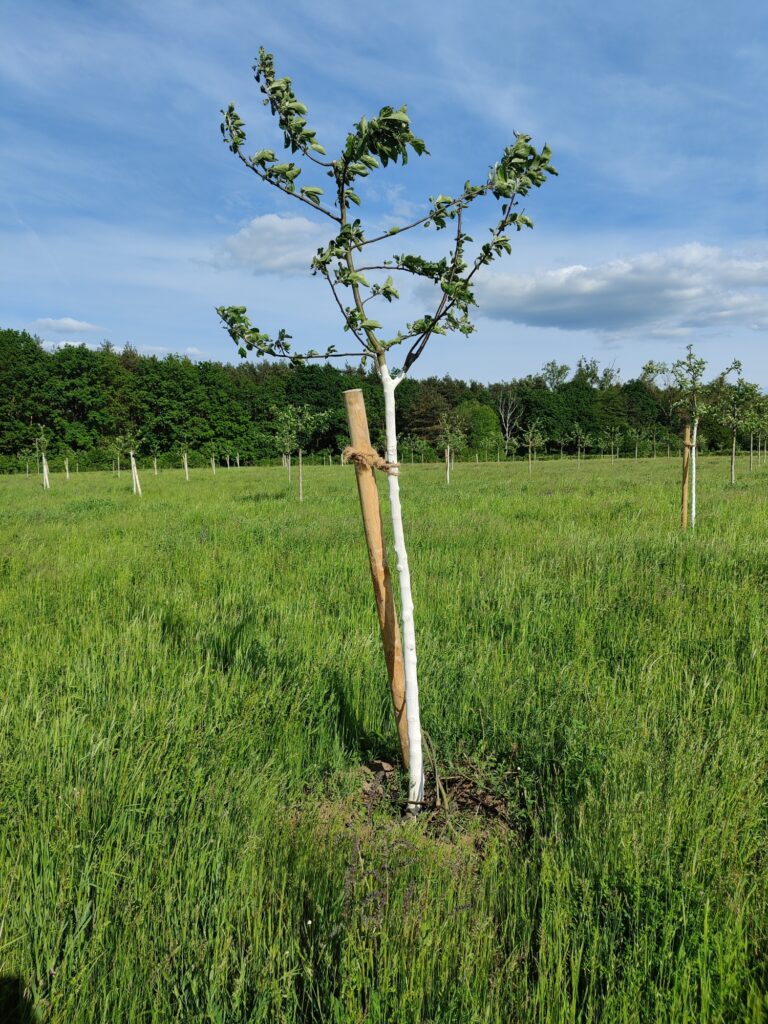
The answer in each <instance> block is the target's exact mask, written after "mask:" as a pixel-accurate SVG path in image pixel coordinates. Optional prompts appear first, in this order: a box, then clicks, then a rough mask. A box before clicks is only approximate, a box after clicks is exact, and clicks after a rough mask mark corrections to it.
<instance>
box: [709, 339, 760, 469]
mask: <svg viewBox="0 0 768 1024" xmlns="http://www.w3.org/2000/svg"><path fill="white" fill-rule="evenodd" d="M731 371H734V372H735V373H736V380H735V381H734V382H733V383H729V382H728V380H727V379H726V377H727V375H728V374H729V373H730V372H731ZM741 371H742V367H741V363H740V362H739V360H738V359H736V360H734V362H733V363H732V364H731V366H730V367H729V368H728V369H727V370H725V371H724V372H723V373H722V374H721V375H720V376H719V377H718V378H717V380H716V381H715V382H714V384H713V388H712V396H713V404H714V411H715V415H716V417H717V418H718V419H719V420H720V421H721V422H722V423H723V424H724V425H725V426H726V427H727V428H728V430H729V432H730V435H731V484H735V483H736V441H737V435H738V432H739V430H741V429H743V428H747V429H750V423H751V417H752V415H753V414H754V412H755V410H756V409H757V406H758V402H759V399H760V388H759V387H758V386H757V384H750V383H749V382H748V381H746V380H745V379H744V377H743V375H742V372H741Z"/></svg>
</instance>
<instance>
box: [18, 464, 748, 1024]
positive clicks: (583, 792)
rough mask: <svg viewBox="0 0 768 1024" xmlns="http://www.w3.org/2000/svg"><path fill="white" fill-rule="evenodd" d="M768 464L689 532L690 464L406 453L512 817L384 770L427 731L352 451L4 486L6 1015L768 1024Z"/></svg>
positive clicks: (428, 685)
mask: <svg viewBox="0 0 768 1024" xmlns="http://www.w3.org/2000/svg"><path fill="white" fill-rule="evenodd" d="M739 474H740V482H739V483H738V484H737V485H736V486H735V487H730V486H729V484H728V482H727V478H728V466H727V463H726V461H725V460H715V459H712V460H707V459H704V460H702V463H701V469H700V499H699V501H700V505H699V524H698V526H697V531H696V534H695V535H691V534H688V535H684V534H682V533H681V531H680V530H679V528H678V525H677V524H678V518H679V513H678V498H679V495H678V490H679V488H678V475H679V467H678V463H677V461H676V460H669V461H668V460H666V459H658V460H645V461H642V460H641V461H640V462H639V463H634V462H633V461H631V460H626V461H625V460H621V461H620V462H617V463H615V464H611V463H610V461H609V460H602V461H601V460H596V461H590V462H588V463H586V464H582V465H581V466H577V465H576V464H575V463H574V462H572V461H563V462H560V461H552V462H539V463H537V464H536V465H535V466H534V471H533V474H532V476H531V477H530V478H529V476H528V472H527V467H526V466H525V465H524V464H523V463H516V464H515V465H512V466H509V465H507V466H504V465H502V466H496V465H489V466H483V465H480V466H475V465H471V464H468V465H457V467H456V469H455V473H454V477H453V481H452V483H451V486H450V487H449V488H447V487H446V486H445V484H444V482H443V476H442V470H441V469H440V468H439V467H434V466H433V467H421V466H418V467H415V468H412V467H410V466H406V467H405V468H404V471H403V491H404V512H405V518H406V529H407V531H408V537H409V542H410V551H411V562H412V569H413V577H414V590H415V599H416V623H417V630H418V640H419V644H420V647H419V664H420V672H421V687H422V701H423V705H422V714H423V721H424V724H425V727H426V729H427V731H428V733H429V735H430V737H431V740H432V743H433V745H434V748H435V751H436V755H437V761H438V763H439V766H440V769H441V771H442V773H443V775H444V776H445V777H446V780H448V782H447V784H448V783H449V782H450V780H454V781H455V780H459V783H460V784H461V785H464V786H465V788H466V790H467V791H468V792H470V794H474V800H475V803H476V806H477V809H478V812H479V811H481V810H482V811H483V813H477V814H473V813H471V809H470V805H471V804H472V799H470V800H468V801H466V802H465V803H466V805H459V804H458V803H457V805H456V806H455V807H454V809H453V810H452V811H451V812H450V813H449V814H447V815H446V814H445V813H443V812H439V813H436V814H433V815H429V814H425V815H422V816H421V818H420V819H419V820H418V821H416V822H406V821H402V820H401V819H400V817H399V813H398V807H397V799H396V796H397V794H396V793H395V799H394V800H393V799H392V798H391V794H392V786H391V785H388V786H387V787H386V788H385V787H382V786H380V785H379V783H378V782H377V781H376V779H375V777H374V776H372V775H370V773H367V772H366V770H365V769H364V768H363V765H364V764H365V763H366V762H369V761H370V760H371V759H372V758H385V759H388V760H391V761H394V760H395V758H396V751H397V740H396V733H395V729H394V725H393V722H392V716H391V710H390V706H389V696H388V687H387V682H386V674H385V670H384V665H383V657H382V654H381V651H380V644H379V638H378V628H377V624H376V619H375V614H374V609H373V602H372V594H371V584H370V578H369V575H368V569H367V558H366V553H365V549H364V542H363V537H362V527H361V522H360V515H359V509H358V504H357V494H356V489H355V485H354V474H353V471H352V470H351V469H349V468H347V469H341V468H339V467H338V466H336V467H316V468H310V469H308V470H307V471H306V479H305V501H304V502H303V504H299V503H298V501H296V500H294V496H293V495H287V493H286V492H287V485H286V479H285V474H284V472H283V471H282V470H280V469H243V470H239V471H238V470H234V469H233V470H231V471H229V472H227V471H226V470H220V471H219V472H218V473H217V475H216V477H215V478H213V477H212V476H211V474H210V473H209V472H208V473H206V472H204V471H203V470H197V471H194V472H193V473H192V479H191V480H190V482H189V484H185V482H184V480H183V477H182V474H181V472H180V471H175V472H171V471H166V472H163V473H161V475H160V476H159V477H157V478H155V477H153V476H152V475H151V474H150V473H148V472H147V470H146V469H145V470H144V471H143V474H142V482H143V486H144V497H143V499H141V500H139V499H136V498H134V497H133V496H132V494H131V491H130V474H129V473H123V475H122V477H121V478H120V479H119V480H118V479H117V478H116V477H114V476H111V475H107V474H87V475H86V474H79V475H77V476H75V475H73V477H72V479H71V480H70V481H69V482H68V483H67V482H65V481H64V479H63V477H62V476H61V475H58V474H54V475H53V477H52V489H51V491H50V492H49V493H47V494H44V493H43V492H42V490H41V488H40V487H39V485H38V481H37V480H36V479H35V478H34V477H32V478H29V479H27V478H25V477H13V478H11V477H5V478H0V679H1V680H2V689H3V701H2V706H1V708H0V975H2V976H3V978H4V980H3V982H2V983H1V984H2V989H1V990H0V991H1V992H2V995H0V999H4V1000H5V1003H4V1005H5V1015H6V1019H7V1020H10V1021H13V1022H16V1021H32V1020H41V1021H50V1022H56V1024H85V1022H94V1024H95V1022H99V1024H102V1022H107V1021H109V1022H116V1024H117V1022H138V1021H142V1022H150V1021H151V1022H153V1024H165V1022H170V1021H179V1022H210V1024H225V1022H226V1024H230V1022H245V1021H249V1022H257V1021H259V1022H260V1021H264V1022H283V1021H286V1022H288V1021H291V1022H294V1021H295V1022H310V1021H316V1022H345V1024H346V1022H350V1024H352V1022H356V1024H357V1022H359V1024H363V1022H366V1024H398V1022H438V1021H439V1022H441V1024H443V1022H452V1024H471V1022H496V1021H498V1022H505V1024H507V1022H545V1021H546V1022H567V1021H585V1022H586V1021H605V1022H610V1024H614V1022H616V1024H619V1022H630V1021H632V1022H634V1021H644V1022H649V1024H651V1022H674V1024H683V1022H690V1024H703V1022H721V1021H722V1022H726V1021H728V1022H730V1021H733V1022H750V1024H755V1022H758V1021H765V1020H768V846H767V842H768V817H767V810H768V785H767V783H766V778H767V777H768V710H767V708H768V668H767V665H766V626H767V625H768V598H767V597H766V594H767V592H768V543H767V542H768V469H765V468H760V469H757V468H756V469H755V471H754V473H752V474H751V475H750V474H748V473H747V471H746V465H740V466H739ZM294 483H295V480H294ZM401 783H402V780H401ZM457 792H458V789H457ZM499 809H501V811H500V813H497V811H498V810H499ZM17 986H20V987H21V988H22V989H25V990H26V991H27V993H28V996H27V997H26V998H25V1000H24V1005H23V1006H22V1005H19V1006H18V1007H17V1008H16V1009H13V1008H12V1003H13V1002H14V998H15V992H16V989H17ZM2 1012H3V1011H2V1004H0V1016H2ZM3 1024H5V1022H3Z"/></svg>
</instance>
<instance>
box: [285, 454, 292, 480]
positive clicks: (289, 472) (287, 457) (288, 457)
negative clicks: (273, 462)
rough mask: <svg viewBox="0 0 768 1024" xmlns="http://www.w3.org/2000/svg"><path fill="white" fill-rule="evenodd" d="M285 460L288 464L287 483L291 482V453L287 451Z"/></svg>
mask: <svg viewBox="0 0 768 1024" xmlns="http://www.w3.org/2000/svg"><path fill="white" fill-rule="evenodd" d="M286 462H287V464H288V483H289V484H290V482H291V453H290V452H289V453H288V455H287V456H286Z"/></svg>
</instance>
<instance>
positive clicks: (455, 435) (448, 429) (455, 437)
mask: <svg viewBox="0 0 768 1024" xmlns="http://www.w3.org/2000/svg"><path fill="white" fill-rule="evenodd" d="M437 443H438V444H439V445H440V448H441V449H442V450H443V452H444V453H445V482H446V483H447V484H449V483H450V482H451V463H452V461H453V460H454V459H455V457H456V455H457V454H459V453H461V452H463V451H464V449H465V448H466V447H467V433H466V430H465V429H464V424H463V423H462V421H461V418H460V417H459V416H457V415H456V413H447V414H445V415H443V416H441V417H440V429H439V432H438V435H437Z"/></svg>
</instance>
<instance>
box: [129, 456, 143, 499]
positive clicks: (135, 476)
mask: <svg viewBox="0 0 768 1024" xmlns="http://www.w3.org/2000/svg"><path fill="white" fill-rule="evenodd" d="M130 456H131V480H132V482H133V493H134V494H138V496H139V497H141V481H140V480H139V470H138V467H137V465H136V459H135V458H134V455H133V452H130Z"/></svg>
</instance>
